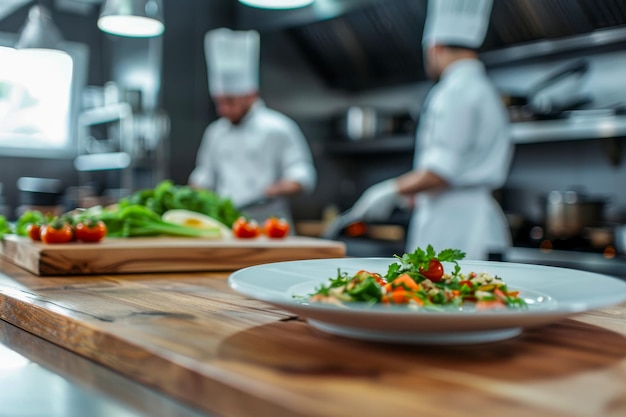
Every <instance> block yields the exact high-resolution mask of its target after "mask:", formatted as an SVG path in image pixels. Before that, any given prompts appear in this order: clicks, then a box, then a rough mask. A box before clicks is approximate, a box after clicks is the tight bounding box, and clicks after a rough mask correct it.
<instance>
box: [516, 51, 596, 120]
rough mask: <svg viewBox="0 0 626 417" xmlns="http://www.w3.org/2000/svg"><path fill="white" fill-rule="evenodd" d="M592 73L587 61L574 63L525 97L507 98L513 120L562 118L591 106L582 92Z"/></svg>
mask: <svg viewBox="0 0 626 417" xmlns="http://www.w3.org/2000/svg"><path fill="white" fill-rule="evenodd" d="M588 70H589V62H588V61H587V60H586V59H581V60H577V61H574V62H570V63H568V64H566V65H564V66H563V67H561V68H559V69H557V70H555V71H554V72H552V73H551V74H549V75H548V76H547V77H545V78H543V79H541V80H540V81H539V82H538V83H536V84H535V85H533V86H532V87H531V88H530V90H529V91H528V93H527V94H526V95H525V96H520V95H507V96H505V97H504V99H505V103H506V104H507V105H508V106H509V113H510V116H511V119H512V120H513V121H520V120H522V119H553V118H558V117H561V115H562V114H563V112H564V111H566V110H574V109H578V108H580V107H582V106H584V105H585V104H588V103H590V102H591V99H590V97H589V96H587V95H585V94H582V93H581V92H580V89H581V87H582V84H583V81H584V75H585V74H586V73H587V72H588Z"/></svg>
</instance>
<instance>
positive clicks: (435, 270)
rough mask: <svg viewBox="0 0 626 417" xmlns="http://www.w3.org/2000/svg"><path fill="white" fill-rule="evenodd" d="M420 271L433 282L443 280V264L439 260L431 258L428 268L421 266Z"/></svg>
mask: <svg viewBox="0 0 626 417" xmlns="http://www.w3.org/2000/svg"><path fill="white" fill-rule="evenodd" d="M419 273H420V274H422V275H424V276H425V277H426V278H428V279H429V280H431V281H433V282H437V281H441V277H443V265H441V262H439V260H437V259H431V260H430V262H428V269H426V270H425V269H423V268H420V269H419Z"/></svg>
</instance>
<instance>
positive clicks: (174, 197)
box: [119, 180, 242, 227]
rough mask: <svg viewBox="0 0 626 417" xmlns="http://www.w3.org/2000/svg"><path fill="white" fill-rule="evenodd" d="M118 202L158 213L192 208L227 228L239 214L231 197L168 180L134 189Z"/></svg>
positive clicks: (123, 205)
mask: <svg viewBox="0 0 626 417" xmlns="http://www.w3.org/2000/svg"><path fill="white" fill-rule="evenodd" d="M119 205H120V206H121V207H125V206H134V205H139V206H145V207H147V208H148V209H150V210H152V211H153V212H155V213H156V214H158V215H162V214H163V213H165V212H166V211H168V210H174V209H185V210H190V211H195V212H198V213H202V214H206V215H207V216H210V217H213V218H214V219H216V220H218V221H220V222H222V223H224V224H225V225H226V226H228V227H231V226H232V225H233V223H234V222H235V220H237V219H238V218H239V217H240V216H241V215H242V213H241V212H240V211H239V210H237V209H236V208H235V206H234V204H233V203H232V201H231V200H230V199H227V198H221V197H219V196H218V195H217V194H215V193H213V192H212V191H209V190H202V189H195V188H192V187H190V186H188V185H175V184H174V183H173V182H172V181H171V180H163V181H161V182H160V183H159V184H157V186H156V187H154V188H150V189H145V190H140V191H136V192H134V193H133V194H131V195H129V196H127V197H124V198H122V199H121V200H120V202H119Z"/></svg>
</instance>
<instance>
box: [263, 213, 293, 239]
mask: <svg viewBox="0 0 626 417" xmlns="http://www.w3.org/2000/svg"><path fill="white" fill-rule="evenodd" d="M263 233H265V236H267V237H271V238H283V237H285V236H287V235H288V234H289V222H288V221H287V220H285V219H279V218H278V217H270V218H268V219H267V220H265V223H264V224H263Z"/></svg>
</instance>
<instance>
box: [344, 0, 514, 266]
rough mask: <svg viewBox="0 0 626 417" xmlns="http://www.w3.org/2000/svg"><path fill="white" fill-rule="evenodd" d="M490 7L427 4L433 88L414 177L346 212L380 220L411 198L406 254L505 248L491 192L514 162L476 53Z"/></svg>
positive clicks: (503, 117)
mask: <svg viewBox="0 0 626 417" xmlns="http://www.w3.org/2000/svg"><path fill="white" fill-rule="evenodd" d="M491 8H492V1H490V0H430V1H429V3H428V15H427V19H426V26H425V29H424V35H423V42H422V47H423V51H424V61H425V68H426V72H427V74H428V76H429V77H430V78H432V79H433V80H434V81H435V82H436V84H435V86H434V87H433V88H432V89H431V91H430V92H429V95H428V97H427V98H426V101H425V105H424V111H423V113H422V116H421V117H420V125H419V129H418V132H417V138H416V152H415V156H414V165H413V166H414V168H413V170H412V171H410V172H408V173H406V174H404V175H401V176H399V177H397V178H392V179H389V180H386V181H383V182H381V183H378V184H375V185H373V186H371V187H370V188H368V189H367V190H366V191H365V192H364V193H363V195H362V196H361V197H360V198H359V199H358V200H357V202H356V203H355V204H354V206H353V208H352V209H351V214H352V215H353V216H356V217H360V218H361V219H363V220H370V221H373V220H385V219H387V218H388V217H389V215H390V214H391V212H392V210H393V209H394V208H395V207H396V206H397V205H398V204H399V203H401V202H402V201H403V198H406V197H411V199H412V201H411V203H412V204H413V205H414V207H415V208H414V213H413V216H412V218H411V223H410V225H409V230H408V236H407V248H406V250H407V252H412V251H414V250H415V248H416V247H422V248H425V247H426V246H427V245H429V244H430V245H433V247H434V248H435V250H442V249H446V248H453V249H461V250H462V251H464V252H466V259H486V258H487V255H488V253H489V252H490V251H492V250H497V249H499V248H502V247H505V246H508V245H509V244H510V240H511V239H510V234H509V229H508V227H507V222H506V218H505V216H504V214H503V212H502V209H501V208H500V206H499V205H498V203H497V202H496V201H495V200H494V199H493V197H492V191H493V190H494V189H496V188H499V187H501V186H502V185H503V184H504V182H505V180H506V177H507V174H508V171H509V166H510V162H511V158H512V144H511V141H510V137H509V126H508V119H507V114H506V111H505V109H504V107H503V105H502V103H501V100H500V97H499V95H498V92H497V91H496V89H495V87H494V86H493V85H492V83H491V82H490V80H489V79H488V78H487V75H486V73H485V68H484V66H483V64H482V63H481V62H480V61H479V59H478V54H477V52H476V50H477V49H478V48H479V47H480V46H481V45H482V43H483V41H484V37H485V34H486V31H487V27H488V24H489V15H490V13H491Z"/></svg>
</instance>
